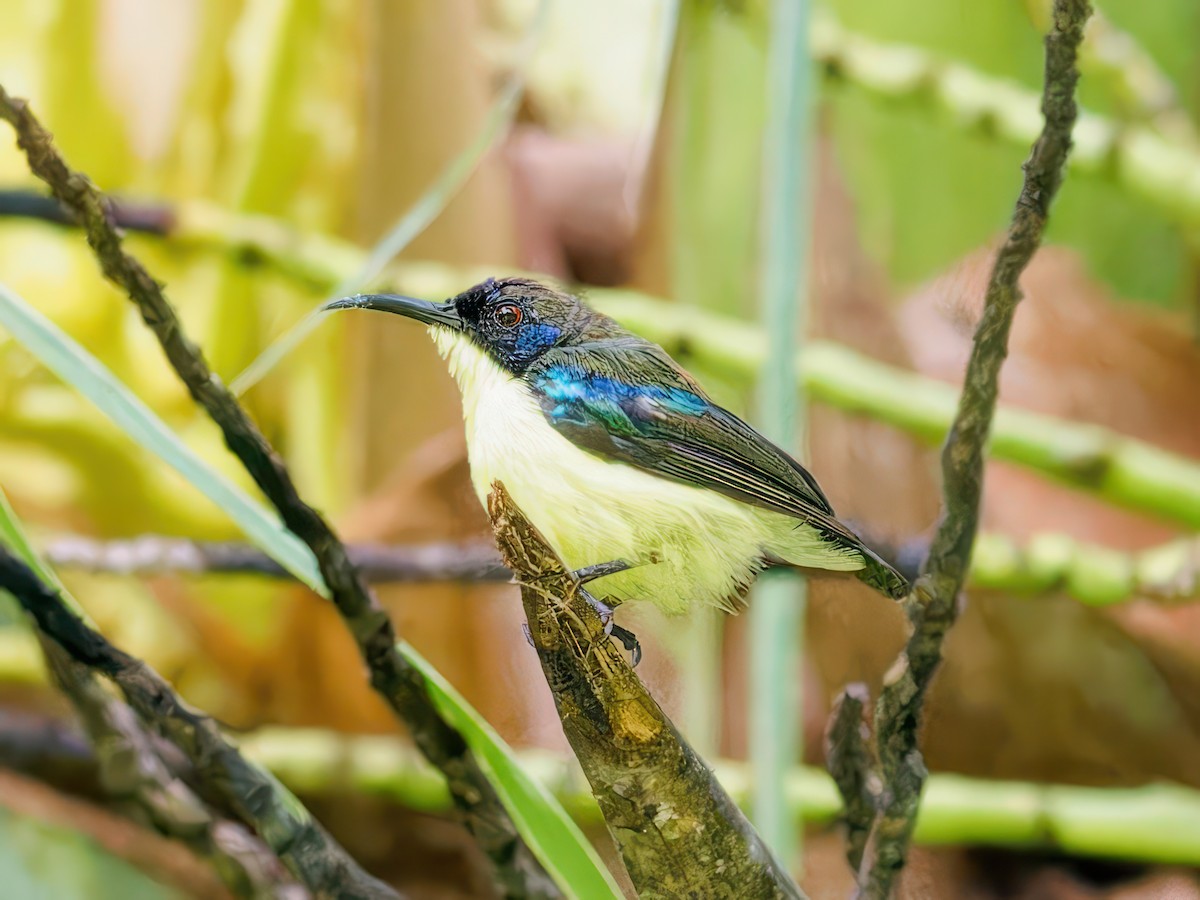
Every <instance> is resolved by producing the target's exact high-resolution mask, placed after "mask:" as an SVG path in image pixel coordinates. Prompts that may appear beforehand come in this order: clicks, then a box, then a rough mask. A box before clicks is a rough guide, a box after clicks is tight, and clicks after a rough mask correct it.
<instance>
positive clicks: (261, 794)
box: [0, 544, 397, 900]
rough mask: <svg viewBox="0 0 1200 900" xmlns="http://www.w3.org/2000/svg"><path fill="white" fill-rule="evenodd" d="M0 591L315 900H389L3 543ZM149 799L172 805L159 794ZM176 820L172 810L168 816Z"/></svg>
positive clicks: (267, 779)
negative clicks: (180, 758)
mask: <svg viewBox="0 0 1200 900" xmlns="http://www.w3.org/2000/svg"><path fill="white" fill-rule="evenodd" d="M0 590H4V591H7V592H8V593H9V594H11V595H12V596H13V597H14V598H15V599H16V600H17V602H18V603H19V604H20V605H21V608H22V609H23V610H24V611H25V612H26V613H27V614H28V615H29V616H30V618H32V619H33V621H34V622H35V623H36V624H37V627H38V629H39V631H40V632H41V633H42V634H44V635H45V636H46V637H47V638H48V639H49V640H51V641H53V642H54V643H55V644H57V645H58V647H59V648H61V650H62V651H63V652H65V653H66V654H67V655H69V656H70V658H71V659H72V660H73V661H74V662H76V663H78V664H79V665H81V666H84V667H86V668H87V669H89V670H90V671H93V672H96V673H99V674H101V675H104V676H105V677H107V678H109V679H111V680H112V681H113V682H114V683H115V684H116V685H117V687H119V688H120V689H121V692H122V693H123V694H124V695H125V699H126V700H127V702H128V703H129V705H130V706H131V707H132V708H133V709H134V710H135V711H136V712H137V714H138V716H139V717H140V718H141V719H142V721H143V722H145V723H147V724H153V725H154V727H156V728H159V729H160V730H161V731H162V733H163V734H164V736H166V737H167V739H168V740H169V741H170V742H171V743H172V744H174V745H175V746H176V747H178V748H179V749H180V750H181V751H182V752H183V753H184V755H185V756H186V757H187V758H188V760H189V762H190V763H191V765H192V766H193V767H194V769H195V771H196V773H197V775H198V776H200V780H201V781H202V782H203V785H204V789H205V790H206V791H209V792H211V794H212V798H211V799H213V800H215V801H217V802H219V803H220V804H221V805H222V806H225V807H227V808H229V809H231V810H232V811H233V812H234V813H235V814H236V815H237V816H238V818H239V819H241V820H242V821H243V822H245V823H246V824H247V825H248V826H250V827H251V828H253V829H254V831H255V832H256V833H257V834H258V835H259V837H261V838H262V840H263V841H264V842H265V843H266V844H267V846H268V847H270V848H271V851H272V852H273V853H275V854H276V855H277V856H278V857H279V858H280V859H281V860H283V862H284V864H285V865H286V866H287V867H288V869H289V870H290V871H291V872H292V874H293V875H295V876H296V878H297V879H299V880H300V882H301V883H303V884H304V885H306V886H307V887H308V888H309V889H310V890H311V891H312V892H313V894H314V895H315V896H317V897H328V898H332V897H355V898H364V900H389V898H390V900H395V898H396V897H397V894H396V892H395V891H393V890H392V889H391V888H389V887H388V886H387V885H385V884H383V883H382V882H380V881H377V880H376V879H374V878H372V877H371V876H370V875H368V874H367V873H366V872H364V871H363V870H362V869H361V868H359V866H358V864H357V863H355V862H354V860H353V859H351V858H350V856H349V855H347V853H346V851H345V850H343V849H342V848H341V847H340V846H339V845H338V844H337V842H335V841H334V840H333V839H332V838H331V837H330V836H329V835H328V834H327V833H326V832H325V830H324V829H323V828H322V827H321V826H320V825H319V824H318V823H317V822H316V820H314V819H313V818H312V816H311V815H310V814H309V813H308V811H307V810H306V809H305V808H304V807H303V806H302V805H301V804H300V802H299V801H298V800H297V799H296V798H295V797H293V796H292V795H291V794H290V793H289V792H288V791H287V790H286V789H285V788H284V787H283V786H282V785H281V784H280V783H279V782H278V781H276V780H275V778H274V777H273V776H272V775H270V774H269V773H268V772H267V771H266V770H265V769H263V768H262V767H261V766H259V765H256V764H254V763H251V762H249V761H248V760H246V759H245V758H244V757H243V756H242V755H241V754H240V753H239V752H238V751H237V749H236V748H234V747H233V746H232V745H231V744H230V743H229V742H228V741H227V740H225V738H224V736H222V734H221V732H220V729H219V728H218V727H217V725H216V723H215V722H213V720H212V719H210V718H208V717H207V716H205V715H203V714H201V713H199V712H197V711H196V710H194V709H192V708H191V707H189V706H188V705H187V704H186V703H184V702H183V700H181V699H180V698H179V696H178V695H177V694H176V693H175V692H174V691H173V690H172V689H171V686H170V685H169V684H167V682H166V681H165V680H163V678H162V677H161V676H160V675H159V674H158V673H157V672H155V671H154V670H153V669H151V668H150V667H149V666H147V665H146V664H145V663H143V662H142V661H141V660H138V659H135V658H134V657H131V656H129V655H128V654H127V653H124V652H123V651H121V650H118V649H117V648H116V647H114V646H113V645H112V644H110V643H109V642H108V641H107V640H106V639H105V638H104V636H103V635H101V634H100V633H99V632H97V631H95V630H93V629H92V628H90V627H89V626H88V625H87V624H86V623H84V621H83V620H82V619H80V618H79V616H78V615H76V614H75V613H74V612H73V611H71V609H70V608H68V606H67V604H66V603H64V602H63V600H62V598H61V597H60V596H59V594H58V592H57V591H56V590H54V589H53V588H51V587H50V586H49V585H47V584H45V583H44V582H42V580H41V579H40V578H38V576H37V575H36V574H35V573H34V572H33V570H32V569H30V568H29V567H28V566H27V565H26V564H25V563H24V562H22V561H21V560H20V559H18V558H17V557H16V556H15V555H14V554H13V553H12V551H11V550H9V549H8V548H7V547H6V546H4V545H2V544H0ZM64 674H65V675H66V676H67V684H68V685H70V684H72V683H73V675H72V673H71V672H64ZM89 690H90V689H89ZM89 696H90V695H89ZM89 712H92V711H91V710H89ZM93 724H98V723H96V722H93ZM115 724H116V720H115V719H111V718H110V719H106V720H105V721H104V722H103V727H104V728H111V727H113V726H114V725H115ZM159 775H161V773H157V774H156V775H155V776H152V777H158V776H159ZM139 777H141V775H140V774H139ZM148 799H149V797H148ZM153 800H154V802H156V803H157V802H159V801H162V802H165V803H171V802H176V801H172V800H171V799H170V798H167V797H165V796H163V795H161V794H157V793H156V794H154V796H153ZM178 813H179V810H178V808H176V809H175V810H174V812H173V813H172V815H178ZM228 836H229V837H230V838H232V837H233V835H232V834H229V835H228Z"/></svg>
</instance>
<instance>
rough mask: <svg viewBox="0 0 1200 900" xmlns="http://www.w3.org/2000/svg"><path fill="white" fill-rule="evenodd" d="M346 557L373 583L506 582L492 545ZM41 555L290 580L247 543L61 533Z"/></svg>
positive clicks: (148, 570)
mask: <svg viewBox="0 0 1200 900" xmlns="http://www.w3.org/2000/svg"><path fill="white" fill-rule="evenodd" d="M346 551H347V553H349V555H350V561H351V562H352V563H353V564H354V566H355V568H356V569H358V572H359V575H361V576H362V578H363V579H365V580H366V581H367V582H370V583H372V584H385V583H386V584H396V583H411V582H432V581H493V582H505V581H509V580H511V579H512V573H511V572H509V571H508V569H506V568H505V567H504V564H503V563H502V562H501V561H500V557H499V556H498V555H497V554H496V548H495V546H494V545H493V544H491V543H486V544H485V543H484V542H483V541H475V542H472V543H463V544H456V543H443V544H410V545H386V544H348V545H347V547H346ZM42 554H43V555H44V556H45V558H46V561H47V562H49V563H50V564H51V565H52V566H55V567H63V568H73V569H84V570H86V571H89V572H111V573H113V574H119V575H162V574H171V573H184V574H191V575H202V574H214V573H216V574H246V575H262V576H264V577H268V578H291V577H292V575H291V573H289V572H288V571H287V570H286V569H285V568H284V567H283V566H281V565H280V564H279V563H277V562H276V561H275V560H274V559H272V558H271V557H270V556H268V555H267V554H265V553H263V552H262V551H261V550H259V549H258V548H257V547H254V546H252V545H250V544H243V543H240V542H236V541H193V540H189V539H187V538H174V537H165V536H163V535H142V536H141V537H136V538H130V539H125V540H110V541H104V540H96V539H94V538H88V537H83V536H80V535H62V536H59V537H56V538H53V539H51V540H50V541H48V542H47V543H46V544H45V546H44V547H43V548H42Z"/></svg>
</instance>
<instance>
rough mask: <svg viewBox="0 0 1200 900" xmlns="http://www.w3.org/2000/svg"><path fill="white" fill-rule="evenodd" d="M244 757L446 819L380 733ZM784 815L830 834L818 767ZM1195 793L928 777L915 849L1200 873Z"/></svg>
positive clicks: (565, 771)
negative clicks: (987, 851)
mask: <svg viewBox="0 0 1200 900" xmlns="http://www.w3.org/2000/svg"><path fill="white" fill-rule="evenodd" d="M9 724H10V725H12V727H11V728H7V729H6V730H5V731H3V732H0V765H9V766H12V767H14V768H17V769H20V768H21V766H22V760H29V759H31V758H34V757H36V759H38V760H39V762H40V764H41V765H42V770H43V772H50V773H51V774H48V775H46V777H48V778H51V779H53V778H54V777H55V776H54V774H53V773H56V772H59V771H62V772H64V773H76V772H78V771H79V766H80V764H81V763H86V762H87V760H86V759H83V760H81V759H80V752H81V749H82V746H83V745H82V744H81V739H80V738H78V737H77V736H75V735H74V734H73V733H72V732H70V731H65V730H64V729H63V728H62V727H54V728H51V727H39V726H36V725H34V724H32V723H27V727H26V728H25V729H21V728H20V727H18V726H19V724H20V723H16V722H14V723H9ZM239 748H240V749H241V751H242V752H243V753H244V754H245V755H246V756H247V757H248V758H249V759H251V760H253V761H255V762H257V763H259V764H260V765H263V766H265V767H266V768H267V769H269V770H270V771H271V772H272V773H274V774H275V776H276V777H278V778H279V779H280V781H282V782H283V783H284V784H285V785H287V787H289V788H290V789H292V790H293V791H296V792H297V793H300V794H302V795H305V796H321V795H326V794H340V793H344V792H346V791H353V792H355V793H356V794H361V795H365V796H371V797H378V798H380V799H383V800H388V801H390V802H394V803H397V804H400V805H402V806H404V807H406V808H408V809H414V810H418V811H421V812H427V813H431V814H438V815H443V814H446V813H448V812H450V811H451V809H452V805H451V800H450V795H449V794H448V793H447V791H446V784H445V781H444V779H442V777H441V776H440V775H439V774H438V772H437V770H435V769H434V768H432V767H431V766H430V765H429V764H428V763H427V762H425V760H423V759H422V758H421V755H420V754H419V753H418V752H417V751H416V750H414V749H413V747H412V745H411V744H408V743H407V742H405V741H403V740H401V739H399V738H396V737H392V736H387V735H346V734H338V733H337V732H333V731H324V730H321V729H306V728H263V729H260V730H258V731H254V732H251V733H249V734H246V735H243V736H242V737H241V739H240V741H239ZM519 757H520V761H521V765H522V767H523V768H524V769H525V770H526V771H528V772H529V773H530V774H532V775H533V776H534V777H535V778H537V780H538V781H539V782H541V783H542V784H544V785H546V786H547V787H548V788H549V789H550V790H551V791H552V792H553V793H554V795H555V796H556V797H557V798H558V799H559V801H560V802H561V803H562V804H563V806H564V807H565V808H566V809H567V811H568V812H569V813H570V814H571V816H572V818H574V819H575V820H576V821H577V822H579V823H580V824H582V825H599V824H601V823H602V822H603V817H602V815H601V813H600V807H599V806H598V805H597V803H596V798H595V797H593V796H592V792H591V789H590V788H589V787H588V784H587V781H586V779H585V778H584V776H583V773H582V772H581V771H580V769H579V764H578V763H577V762H576V760H574V759H573V758H572V757H570V756H566V755H564V754H561V753H553V752H550V751H546V750H533V749H529V750H523V751H521V752H520V754H519ZM709 762H710V763H711V764H712V770H713V773H714V775H715V776H716V778H717V780H718V781H719V782H720V783H721V785H722V786H723V787H724V788H725V790H726V791H728V793H729V796H730V797H731V798H732V799H733V800H734V802H736V803H737V804H738V805H739V806H745V805H747V804H748V803H749V801H750V786H751V782H752V778H751V771H750V769H749V767H748V766H747V765H746V763H745V762H742V761H740V760H730V759H715V760H709ZM784 795H785V798H786V802H787V808H788V811H789V813H790V815H792V816H794V817H795V820H796V821H797V822H802V823H804V824H805V825H807V826H809V827H812V828H827V827H828V826H829V825H831V824H832V823H834V822H836V821H837V820H838V819H839V818H840V817H841V815H842V809H841V802H840V800H839V798H838V791H837V789H836V788H835V786H834V784H833V782H832V780H831V779H830V777H829V775H828V774H826V773H825V772H824V771H823V770H821V769H819V768H816V767H814V766H795V767H793V768H792V769H791V770H790V771H789V772H788V777H787V780H786V782H785V784H784ZM1197 821H1200V791H1197V790H1195V789H1194V788H1189V787H1184V786H1182V785H1173V784H1165V783H1160V784H1147V785H1143V786H1139V787H1082V786H1078V785H1068V784H1039V783H1035V782H1029V781H993V780H987V779H982V778H970V777H966V776H963V775H953V774H945V773H938V772H934V773H932V774H931V775H930V776H929V781H928V783H927V784H926V786H925V797H924V801H923V802H922V804H921V811H920V813H919V814H918V816H917V828H916V832H915V834H914V837H915V839H916V842H917V843H918V844H923V845H927V846H944V845H958V846H971V845H978V846H993V847H1008V848H1013V849H1039V850H1052V851H1058V852H1061V853H1070V854H1074V855H1078V856H1083V857H1095V858H1102V859H1110V860H1125V861H1128V862H1136V863H1147V864H1161V865H1182V866H1200V832H1198V831H1197V830H1196V828H1195V823H1196V822H1197Z"/></svg>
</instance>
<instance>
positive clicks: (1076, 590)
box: [42, 529, 1200, 606]
mask: <svg viewBox="0 0 1200 900" xmlns="http://www.w3.org/2000/svg"><path fill="white" fill-rule="evenodd" d="M860 533H862V534H864V536H865V539H866V541H867V544H868V545H869V546H870V547H871V548H872V549H873V550H875V551H876V552H877V553H879V554H880V555H881V556H882V557H883V558H884V559H886V560H888V562H890V563H892V564H893V565H895V566H896V567H897V568H898V569H899V570H900V571H901V572H903V573H904V574H905V575H906V576H908V577H909V578H910V579H912V578H916V576H917V574H918V570H919V567H920V563H921V561H922V560H924V559H925V557H926V556H927V555H928V553H929V542H928V541H927V540H922V539H913V540H911V541H908V542H905V543H903V544H900V545H897V544H893V543H890V542H887V541H882V540H877V539H874V538H872V536H871V534H870V532H869V531H866V530H863V529H860ZM346 550H347V552H348V553H349V554H350V561H351V562H352V563H354V565H355V567H356V568H357V569H358V571H359V573H360V574H361V575H362V577H363V578H364V579H365V580H366V581H367V582H368V583H371V584H420V583H428V582H437V581H460V582H506V581H509V580H510V579H511V578H512V573H511V572H509V571H508V569H507V568H505V566H504V564H503V563H502V562H501V561H500V558H499V557H498V556H497V555H496V551H495V549H494V548H493V547H492V546H491V545H490V544H484V543H483V542H472V543H462V544H456V543H437V544H411V545H385V544H350V545H348V546H347V548H346ZM42 553H43V555H44V556H45V557H46V559H47V560H48V561H49V562H50V563H51V564H52V565H54V566H56V567H58V568H67V569H83V570H85V571H88V572H104V573H110V574H117V575H163V574H179V573H182V574H188V575H221V574H251V575H261V576H263V577H266V578H291V577H292V576H291V575H290V574H288V572H287V571H286V570H284V568H283V567H282V566H280V565H279V563H277V562H275V560H273V559H272V558H271V557H269V556H267V555H266V554H265V553H263V552H262V551H261V550H259V549H257V548H256V547H253V546H251V545H250V544H242V543H236V542H224V541H220V542H212V541H194V540H190V539H188V538H175V537H165V536H162V535H143V536H142V537H138V538H130V539H125V540H121V539H117V540H108V541H105V540H99V539H96V538H89V537H83V536H81V535H64V536H61V537H57V538H53V539H51V540H50V541H48V542H47V543H46V544H45V546H43V547H42ZM967 584H968V586H970V587H976V588H982V589H987V590H993V591H1003V592H1005V593H1011V594H1021V595H1043V594H1050V593H1056V592H1061V593H1064V594H1067V595H1068V596H1070V597H1073V598H1074V599H1076V600H1078V601H1079V602H1080V603H1085V604H1087V605H1089V606H1111V605H1115V604H1119V603H1129V602H1133V601H1151V602H1155V603H1182V602H1187V601H1189V600H1195V599H1197V598H1198V597H1200V538H1185V539H1182V540H1178V541H1171V542H1169V543H1166V544H1162V545H1161V546H1158V547H1152V548H1150V549H1148V550H1142V551H1139V552H1137V553H1124V552H1121V551H1118V550H1111V549H1109V548H1107V547H1102V546H1100V545H1099V544H1089V543H1086V542H1084V541H1077V540H1075V539H1074V538H1071V537H1069V536H1067V535H1065V534H1058V533H1051V532H1047V533H1045V534H1036V535H1034V536H1033V537H1032V538H1030V539H1029V541H1028V542H1026V543H1024V544H1018V543H1016V542H1015V541H1013V540H1012V539H1010V538H1007V537H1005V536H1003V535H1000V534H996V533H992V532H983V533H981V534H980V535H979V536H978V538H977V539H976V541H975V550H974V554H973V556H972V560H971V569H970V572H969V573H968V576H967Z"/></svg>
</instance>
